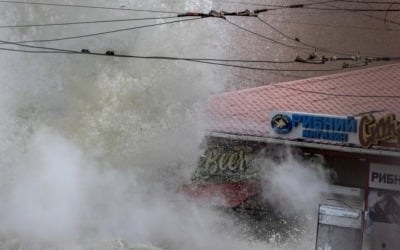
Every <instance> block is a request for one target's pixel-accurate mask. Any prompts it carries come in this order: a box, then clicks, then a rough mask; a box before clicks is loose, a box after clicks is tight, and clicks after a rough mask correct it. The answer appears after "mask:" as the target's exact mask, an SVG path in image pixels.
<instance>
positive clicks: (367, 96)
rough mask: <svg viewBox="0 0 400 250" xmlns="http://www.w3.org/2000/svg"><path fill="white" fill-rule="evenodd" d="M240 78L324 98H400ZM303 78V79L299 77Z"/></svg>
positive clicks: (397, 96)
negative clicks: (343, 92) (335, 91)
mask: <svg viewBox="0 0 400 250" xmlns="http://www.w3.org/2000/svg"><path fill="white" fill-rule="evenodd" d="M237 77H240V78H242V79H246V80H249V81H254V82H258V83H261V84H262V85H269V86H271V87H273V88H282V89H288V90H293V91H296V92H300V93H306V94H318V95H324V96H332V97H349V98H396V99H397V98H400V96H399V95H357V94H338V93H329V92H325V91H315V90H305V89H300V88H294V87H290V86H287V85H282V84H280V83H273V84H266V83H265V82H263V81H261V80H256V79H250V78H247V77H244V76H242V75H240V76H237ZM299 78H301V77H299Z"/></svg>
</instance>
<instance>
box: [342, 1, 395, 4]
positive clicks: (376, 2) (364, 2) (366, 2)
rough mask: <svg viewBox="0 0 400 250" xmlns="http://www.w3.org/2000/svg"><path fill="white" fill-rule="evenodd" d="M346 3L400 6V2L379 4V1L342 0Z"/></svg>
mask: <svg viewBox="0 0 400 250" xmlns="http://www.w3.org/2000/svg"><path fill="white" fill-rule="evenodd" d="M340 1H341V2H345V3H358V4H400V2H378V1H358V0H340Z"/></svg>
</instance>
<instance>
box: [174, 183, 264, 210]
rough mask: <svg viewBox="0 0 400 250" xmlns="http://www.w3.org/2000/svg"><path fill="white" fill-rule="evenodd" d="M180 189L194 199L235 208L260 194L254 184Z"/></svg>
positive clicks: (229, 184)
mask: <svg viewBox="0 0 400 250" xmlns="http://www.w3.org/2000/svg"><path fill="white" fill-rule="evenodd" d="M182 189H183V192H184V193H185V194H187V195H189V196H190V197H192V198H194V199H199V200H204V201H207V202H209V203H211V204H212V205H216V206H228V207H237V206H239V205H240V204H241V203H242V202H243V201H245V200H246V199H247V198H249V197H251V196H253V195H255V194H257V193H260V192H261V186H260V184H257V183H254V182H240V183H218V184H215V183H207V184H188V185H184V186H183V187H182Z"/></svg>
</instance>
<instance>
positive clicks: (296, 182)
mask: <svg viewBox="0 0 400 250" xmlns="http://www.w3.org/2000/svg"><path fill="white" fill-rule="evenodd" d="M285 152H286V155H285ZM282 154H283V155H285V156H284V157H283V160H281V161H279V162H271V161H269V160H267V162H266V163H265V164H266V165H268V167H266V168H265V172H264V183H263V184H264V187H263V195H264V197H265V198H266V199H267V200H268V201H269V202H270V204H271V205H272V206H273V207H274V208H275V209H277V210H278V211H280V212H282V213H284V214H288V215H313V214H315V211H317V209H318V205H319V202H320V200H321V195H322V193H323V192H327V191H328V189H329V179H328V172H327V170H326V169H324V167H323V162H321V161H317V162H311V161H306V160H301V159H299V157H296V156H295V155H293V153H292V152H290V150H286V151H285V150H283V152H282Z"/></svg>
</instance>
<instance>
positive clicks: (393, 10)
mask: <svg viewBox="0 0 400 250" xmlns="http://www.w3.org/2000/svg"><path fill="white" fill-rule="evenodd" d="M303 9H307V10H326V11H330V10H334V11H351V12H399V11H400V9H356V8H335V9H331V8H322V7H305V8H303Z"/></svg>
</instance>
